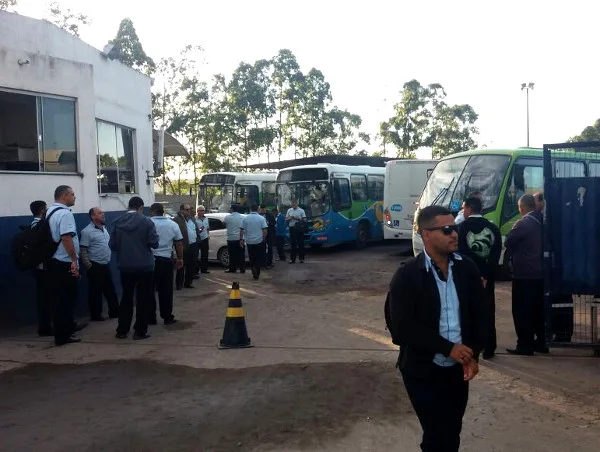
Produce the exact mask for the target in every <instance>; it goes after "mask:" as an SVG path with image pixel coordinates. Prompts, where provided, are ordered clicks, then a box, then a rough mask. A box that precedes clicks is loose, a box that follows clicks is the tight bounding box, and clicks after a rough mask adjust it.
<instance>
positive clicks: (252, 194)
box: [235, 184, 259, 213]
mask: <svg viewBox="0 0 600 452" xmlns="http://www.w3.org/2000/svg"><path fill="white" fill-rule="evenodd" d="M235 203H236V204H238V205H239V206H241V212H242V213H250V207H252V204H259V200H258V187H257V186H256V185H239V184H235Z"/></svg>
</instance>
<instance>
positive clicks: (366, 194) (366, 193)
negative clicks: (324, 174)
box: [350, 174, 369, 202]
mask: <svg viewBox="0 0 600 452" xmlns="http://www.w3.org/2000/svg"><path fill="white" fill-rule="evenodd" d="M357 178H361V179H362V180H363V184H364V190H363V191H364V197H363V198H362V199H356V198H355V197H354V190H353V189H352V186H353V181H352V179H357ZM350 196H351V199H352V201H353V202H368V201H369V184H368V183H367V175H366V174H350Z"/></svg>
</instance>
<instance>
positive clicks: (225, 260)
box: [217, 246, 229, 268]
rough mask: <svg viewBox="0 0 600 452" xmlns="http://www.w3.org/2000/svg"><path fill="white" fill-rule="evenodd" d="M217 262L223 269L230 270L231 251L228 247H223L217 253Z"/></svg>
mask: <svg viewBox="0 0 600 452" xmlns="http://www.w3.org/2000/svg"><path fill="white" fill-rule="evenodd" d="M217 260H218V261H219V264H221V265H222V266H223V267H227V268H229V250H228V249H227V247H226V246H224V247H222V248H221V249H220V250H219V252H218V253H217Z"/></svg>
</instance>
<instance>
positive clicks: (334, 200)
mask: <svg viewBox="0 0 600 452" xmlns="http://www.w3.org/2000/svg"><path fill="white" fill-rule="evenodd" d="M336 181H341V182H345V183H346V188H347V192H346V194H347V196H348V202H347V203H342V202H341V201H340V200H339V199H338V197H337V195H336V190H335V182H336ZM331 208H332V209H333V211H334V212H341V211H343V210H348V209H351V208H352V191H351V189H350V178H347V177H332V178H331Z"/></svg>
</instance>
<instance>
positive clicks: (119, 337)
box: [115, 333, 127, 339]
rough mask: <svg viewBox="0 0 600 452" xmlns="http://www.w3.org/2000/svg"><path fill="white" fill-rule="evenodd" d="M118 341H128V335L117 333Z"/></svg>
mask: <svg viewBox="0 0 600 452" xmlns="http://www.w3.org/2000/svg"><path fill="white" fill-rule="evenodd" d="M115 337H116V338H117V339H127V333H117V334H115Z"/></svg>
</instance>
